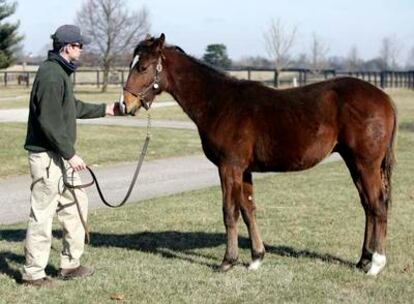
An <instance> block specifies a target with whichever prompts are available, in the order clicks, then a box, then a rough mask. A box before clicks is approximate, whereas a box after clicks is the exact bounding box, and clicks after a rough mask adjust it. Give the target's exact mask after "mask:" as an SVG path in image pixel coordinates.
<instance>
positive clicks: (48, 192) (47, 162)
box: [23, 152, 88, 280]
mask: <svg viewBox="0 0 414 304" xmlns="http://www.w3.org/2000/svg"><path fill="white" fill-rule="evenodd" d="M29 166H30V174H31V177H32V185H31V191H32V192H31V197H30V202H31V210H30V217H29V222H28V227H27V233H26V243H25V256H26V264H25V265H24V269H23V279H24V280H37V279H40V278H43V277H45V276H46V273H45V268H46V266H47V263H48V260H49V254H50V249H51V244H52V222H53V217H54V215H55V213H57V217H58V220H59V222H60V223H61V225H62V227H63V236H62V240H63V250H62V252H61V255H60V268H75V267H78V266H79V265H80V261H79V259H80V257H81V256H82V254H83V250H84V244H85V230H84V228H83V226H82V223H81V220H80V217H79V213H78V210H77V207H76V204H75V201H74V198H73V196H72V194H71V192H70V191H69V190H68V189H65V187H64V186H63V174H65V179H66V180H67V182H68V183H70V184H74V185H79V184H81V181H80V177H79V175H78V174H77V173H75V174H74V175H73V178H72V169H71V168H70V166H69V164H68V163H67V162H66V161H64V160H63V159H62V158H60V157H59V156H58V155H57V154H56V153H54V152H40V153H33V152H29ZM75 193H76V197H77V199H78V201H79V205H80V208H81V211H82V215H83V217H84V219H85V220H86V215H87V209H88V198H87V196H86V193H85V191H84V190H82V189H76V190H75Z"/></svg>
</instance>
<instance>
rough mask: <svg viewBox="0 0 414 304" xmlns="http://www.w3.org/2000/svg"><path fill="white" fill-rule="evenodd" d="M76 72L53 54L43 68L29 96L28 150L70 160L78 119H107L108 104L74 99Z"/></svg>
mask: <svg viewBox="0 0 414 304" xmlns="http://www.w3.org/2000/svg"><path fill="white" fill-rule="evenodd" d="M74 70H75V66H74V65H73V64H72V63H70V62H67V61H66V60H65V59H64V58H63V57H61V56H60V55H59V54H57V53H54V52H49V54H48V58H47V60H46V61H45V62H43V63H42V64H41V65H40V67H39V70H38V71H37V74H36V78H35V80H34V83H33V88H32V92H31V94H30V110H29V121H28V124H27V136H26V143H25V145H24V148H25V149H26V150H28V151H33V152H44V151H54V152H56V153H58V154H59V155H61V156H62V157H63V158H64V159H70V158H71V157H72V156H74V155H75V147H74V146H75V142H76V118H96V117H103V116H105V108H106V106H105V104H99V105H97V104H90V103H84V102H82V101H80V100H77V99H76V98H75V96H74V94H73V86H72V81H71V79H70V75H71V74H72V72H73V71H74Z"/></svg>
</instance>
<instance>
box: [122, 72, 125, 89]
mask: <svg viewBox="0 0 414 304" xmlns="http://www.w3.org/2000/svg"><path fill="white" fill-rule="evenodd" d="M124 83H125V78H124V70H121V87H123V86H124Z"/></svg>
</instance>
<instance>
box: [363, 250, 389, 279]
mask: <svg viewBox="0 0 414 304" xmlns="http://www.w3.org/2000/svg"><path fill="white" fill-rule="evenodd" d="M385 264H387V258H386V257H385V255H382V254H379V253H377V252H375V253H374V254H373V255H372V263H371V267H370V269H369V270H368V272H367V275H369V276H376V275H377V274H379V273H380V272H381V271H382V270H383V269H384V267H385Z"/></svg>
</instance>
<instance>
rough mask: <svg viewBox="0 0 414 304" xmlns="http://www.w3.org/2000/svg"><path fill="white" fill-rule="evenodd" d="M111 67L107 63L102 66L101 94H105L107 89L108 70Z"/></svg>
mask: <svg viewBox="0 0 414 304" xmlns="http://www.w3.org/2000/svg"><path fill="white" fill-rule="evenodd" d="M110 67H111V65H110V64H108V63H105V64H104V70H103V79H102V90H101V92H102V93H105V92H106V91H107V89H108V81H109V70H110Z"/></svg>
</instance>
